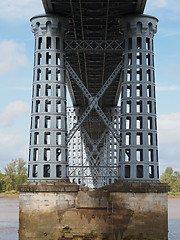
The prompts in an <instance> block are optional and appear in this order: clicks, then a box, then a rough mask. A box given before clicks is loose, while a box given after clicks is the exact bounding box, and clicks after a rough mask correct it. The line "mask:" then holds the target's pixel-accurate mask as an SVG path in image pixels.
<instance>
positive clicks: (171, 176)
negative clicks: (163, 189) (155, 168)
mask: <svg viewBox="0 0 180 240" xmlns="http://www.w3.org/2000/svg"><path fill="white" fill-rule="evenodd" d="M161 182H162V183H168V185H169V186H170V191H171V192H172V193H175V192H180V173H179V172H178V171H173V169H172V168H171V167H167V168H166V170H165V172H164V173H163V174H162V175H161Z"/></svg>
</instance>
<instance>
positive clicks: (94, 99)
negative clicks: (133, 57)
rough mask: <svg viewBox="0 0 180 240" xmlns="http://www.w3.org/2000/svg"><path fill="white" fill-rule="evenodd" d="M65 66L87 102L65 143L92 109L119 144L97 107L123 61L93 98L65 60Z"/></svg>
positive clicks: (115, 132) (113, 131) (113, 130)
mask: <svg viewBox="0 0 180 240" xmlns="http://www.w3.org/2000/svg"><path fill="white" fill-rule="evenodd" d="M65 66H66V69H67V70H68V71H69V74H70V75H71V77H72V78H73V79H74V80H75V82H76V84H77V85H78V86H79V87H80V89H81V90H82V91H83V93H84V95H85V96H86V98H87V99H88V100H89V106H88V108H87V109H86V110H85V111H84V113H83V114H82V115H81V117H80V118H79V120H78V122H77V123H76V124H75V125H74V126H73V128H72V130H71V131H70V132H69V134H68V137H67V142H69V141H70V140H71V138H72V137H73V136H74V134H75V133H76V131H77V130H78V129H79V128H80V126H81V125H82V123H83V122H84V120H85V119H86V117H87V116H88V115H89V113H90V112H91V111H92V109H95V110H96V112H97V113H98V115H99V116H100V117H101V119H102V120H103V122H104V123H105V125H106V126H107V128H108V129H109V130H110V131H111V132H112V134H113V136H114V137H115V138H116V139H117V141H118V142H119V143H120V141H121V139H120V136H119V133H118V131H117V130H116V129H114V127H113V126H112V124H111V122H110V121H109V119H108V118H107V117H106V115H105V114H104V112H103V111H102V109H101V108H100V106H99V105H98V101H99V99H100V98H101V97H102V96H103V94H104V93H105V91H106V90H107V89H108V87H109V86H110V85H111V83H112V82H113V80H114V79H115V78H116V77H117V75H118V74H119V72H120V71H121V69H122V67H123V60H121V61H120V63H119V64H118V65H117V67H116V68H115V69H114V71H113V72H112V74H111V75H110V77H109V78H108V79H107V81H106V82H105V84H104V85H103V86H102V88H101V89H100V90H99V92H98V93H97V95H96V96H95V97H93V96H92V95H91V94H90V92H89V91H88V89H87V88H86V87H85V85H84V84H83V82H82V81H81V80H80V78H79V77H78V75H77V74H76V72H75V71H74V70H73V68H72V67H71V66H70V64H69V63H68V61H67V60H65Z"/></svg>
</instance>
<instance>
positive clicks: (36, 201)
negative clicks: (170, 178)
mask: <svg viewBox="0 0 180 240" xmlns="http://www.w3.org/2000/svg"><path fill="white" fill-rule="evenodd" d="M20 190H21V192H20V225H19V239H20V240H30V239H32V240H40V239H48V240H142V239H143V240H145V239H146V240H165V239H168V237H167V236H168V216H167V212H168V199H167V191H168V187H167V185H164V184H160V183H116V184H112V185H111V186H107V187H105V188H101V189H97V190H92V189H89V188H85V187H81V186H78V185H76V184H71V183H61V182H58V183H26V184H24V185H23V186H22V187H21V189H20Z"/></svg>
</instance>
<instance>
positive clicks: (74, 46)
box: [65, 40, 124, 52]
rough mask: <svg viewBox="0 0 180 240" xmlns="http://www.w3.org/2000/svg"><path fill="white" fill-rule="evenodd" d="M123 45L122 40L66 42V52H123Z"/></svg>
mask: <svg viewBox="0 0 180 240" xmlns="http://www.w3.org/2000/svg"><path fill="white" fill-rule="evenodd" d="M123 43H124V42H123V41H122V40H69V41H68V40H66V41H65V51H66V52H72V51H91V52H92V51H96V52H99V51H100V52H112V51H116V52H118V51H120V52H122V51H123Z"/></svg>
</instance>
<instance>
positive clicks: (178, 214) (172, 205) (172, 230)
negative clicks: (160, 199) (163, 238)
mask: <svg viewBox="0 0 180 240" xmlns="http://www.w3.org/2000/svg"><path fill="white" fill-rule="evenodd" d="M168 214H169V216H168V219H169V222H168V223H169V238H168V239H169V240H178V239H180V199H179V198H177V199H175V198H169V200H168Z"/></svg>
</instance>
